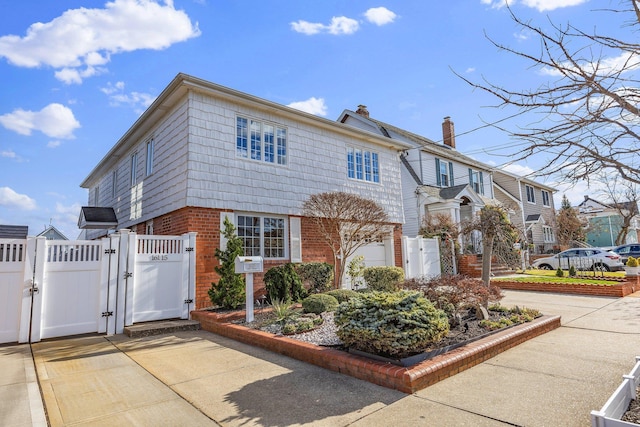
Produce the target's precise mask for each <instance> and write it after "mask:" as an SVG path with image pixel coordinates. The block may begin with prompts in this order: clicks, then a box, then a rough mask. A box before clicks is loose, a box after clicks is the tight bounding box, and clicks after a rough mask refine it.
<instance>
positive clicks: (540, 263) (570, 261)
mask: <svg viewBox="0 0 640 427" xmlns="http://www.w3.org/2000/svg"><path fill="white" fill-rule="evenodd" d="M531 265H532V267H533V268H539V269H541V270H557V269H558V267H560V268H561V269H563V270H568V269H569V268H570V267H571V266H574V267H575V268H576V269H577V270H594V269H595V270H604V271H619V270H624V264H623V263H622V260H621V259H620V255H618V254H616V253H614V252H611V251H605V250H603V249H599V248H575V249H567V250H566V251H562V252H560V253H559V254H556V255H554V256H551V257H546V258H538V259H537V260H535V261H533V263H531Z"/></svg>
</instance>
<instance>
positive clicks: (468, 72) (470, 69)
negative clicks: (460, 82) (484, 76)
mask: <svg viewBox="0 0 640 427" xmlns="http://www.w3.org/2000/svg"><path fill="white" fill-rule="evenodd" d="M475 71H476V69H475V68H474V67H469V68H467V69H466V70H465V71H464V72H465V73H467V74H471V73H475Z"/></svg>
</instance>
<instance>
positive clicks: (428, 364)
mask: <svg viewBox="0 0 640 427" xmlns="http://www.w3.org/2000/svg"><path fill="white" fill-rule="evenodd" d="M191 317H192V319H194V320H198V321H199V322H200V325H201V327H202V329H204V330H206V331H209V332H213V333H215V334H218V335H222V336H225V337H228V338H231V339H234V340H236V341H240V342H244V343H246V344H249V345H254V346H257V347H261V348H264V349H266V350H270V351H273V352H275V353H279V354H283V355H285V356H289V357H292V358H294V359H298V360H302V361H304V362H307V363H311V364H313V365H317V366H320V367H322V368H325V369H330V370H332V371H336V372H340V373H342V374H345V375H350V376H352V377H355V378H359V379H361V380H365V381H369V382H371V383H374V384H378V385H381V386H384V387H389V388H392V389H395V390H399V391H402V392H404V393H413V392H415V391H418V390H421V389H423V388H426V387H428V386H430V385H433V384H435V383H437V382H438V381H441V380H443V379H445V378H448V377H450V376H453V375H455V374H457V373H458V372H462V371H464V370H466V369H469V368H471V367H473V366H475V365H477V364H479V363H482V362H484V361H485V360H487V359H490V358H492V357H494V356H496V355H498V354H499V353H502V352H503V351H505V350H508V349H509V348H511V347H514V346H516V345H518V344H521V343H523V342H525V341H527V340H529V339H531V338H534V337H536V336H538V335H542V334H544V333H546V332H549V331H552V330H553V329H556V328H558V327H560V316H542V317H540V318H538V319H535V320H534V321H533V322H529V323H524V324H522V325H517V326H514V327H512V328H509V329H507V330H504V331H500V332H497V333H495V334H493V335H491V336H488V337H486V338H483V339H480V340H478V341H475V342H473V343H471V344H468V345H466V346H463V347H459V348H457V349H455V350H452V351H450V352H448V353H445V354H442V355H439V356H436V357H434V358H433V359H430V360H425V361H424V362H421V363H418V364H416V365H414V366H411V367H408V368H405V367H401V366H396V365H392V364H389V363H384V362H379V361H376V360H372V359H368V358H366V357H361V356H356V355H353V354H350V353H347V352H344V351H340V350H336V349H332V348H328V347H320V346H316V345H314V344H309V343H306V342H303V341H298V340H295V339H292V338H287V337H284V336H276V335H273V334H270V333H267V332H263V331H259V330H256V329H250V328H247V327H244V326H240V325H237V324H233V323H226V322H227V321H228V319H221V318H220V316H219V315H217V314H215V313H211V312H207V311H193V312H191Z"/></svg>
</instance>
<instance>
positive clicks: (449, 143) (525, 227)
mask: <svg viewBox="0 0 640 427" xmlns="http://www.w3.org/2000/svg"><path fill="white" fill-rule="evenodd" d="M338 121H340V122H341V123H346V124H349V125H351V126H354V127H358V128H360V129H365V130H368V131H370V132H373V133H377V134H379V135H382V136H385V137H387V138H391V139H393V140H399V141H402V142H404V143H407V144H410V145H411V148H410V149H408V150H405V151H404V152H403V154H402V157H401V160H402V164H403V167H402V187H403V188H402V189H403V204H404V210H405V225H404V227H403V232H404V233H405V235H407V236H410V237H413V236H416V235H417V234H418V233H419V230H420V227H421V225H422V224H423V222H424V220H425V218H426V217H428V216H429V215H434V214H437V213H446V214H448V215H449V216H450V217H451V218H452V220H453V221H454V222H456V223H462V222H464V221H465V220H470V219H471V218H473V217H474V216H475V215H476V214H477V213H478V211H479V210H480V209H482V207H483V206H485V205H487V204H496V205H501V206H503V207H505V208H506V209H507V211H508V212H509V214H510V218H511V221H512V222H513V223H514V224H515V225H516V226H518V227H519V228H520V229H521V230H522V231H523V234H524V235H525V236H527V237H528V242H527V243H533V244H534V246H535V248H542V249H551V248H552V247H553V245H555V237H554V233H553V225H554V208H553V192H554V191H555V190H554V189H552V188H550V187H547V186H544V185H541V184H538V183H535V182H534V181H531V180H528V179H525V178H521V177H518V176H516V175H513V174H509V173H505V172H502V171H498V170H496V169H494V167H492V166H489V165H487V164H484V163H482V162H479V161H477V160H474V159H472V158H470V157H468V156H465V155H463V154H461V153H459V152H458V151H457V150H456V143H455V131H454V125H453V122H452V121H451V119H450V118H449V117H445V119H444V122H443V123H442V136H443V139H442V140H443V143H442V144H438V143H436V142H434V141H432V140H430V139H428V138H425V137H422V136H420V135H416V134H414V133H411V132H407V131H405V130H402V129H399V128H397V127H395V126H392V125H390V124H388V123H384V122H381V121H379V120H375V119H372V118H371V117H370V114H369V111H368V110H367V108H366V106H364V105H360V106H359V107H358V110H357V111H355V112H354V111H350V110H345V111H343V113H342V114H341V115H340V117H339V118H338ZM526 194H528V195H529V200H527V199H526V198H525V197H526V196H525V195H526ZM531 200H533V201H531ZM465 243H466V244H465V248H464V249H465V250H471V251H475V252H478V251H479V250H480V246H481V245H480V242H479V241H471V242H465Z"/></svg>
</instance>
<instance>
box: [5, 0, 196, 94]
mask: <svg viewBox="0 0 640 427" xmlns="http://www.w3.org/2000/svg"><path fill="white" fill-rule="evenodd" d="M163 3H164V4H161V3H158V2H156V1H155V0H114V1H111V2H108V3H106V4H105V8H104V9H87V8H79V9H70V10H67V11H66V12H64V13H63V14H62V15H60V16H59V17H57V18H55V19H53V20H52V21H50V22H47V23H41V22H37V23H34V24H32V25H31V26H30V27H29V28H28V29H27V31H26V35H25V36H24V37H20V36H16V35H6V36H2V37H0V57H4V58H6V59H7V60H8V61H9V62H10V63H11V64H13V65H16V66H18V67H29V68H34V67H41V66H49V67H52V68H54V69H56V70H57V71H56V78H58V79H59V80H61V81H63V82H65V83H67V84H71V83H81V82H82V79H84V78H86V77H90V76H93V75H96V74H99V73H102V72H104V67H103V66H104V65H105V64H107V63H108V62H109V61H110V56H111V55H112V54H115V53H121V52H131V51H134V50H138V49H154V50H161V49H166V48H167V47H169V46H171V45H172V44H174V43H178V42H182V41H185V40H188V39H190V38H192V37H197V36H199V35H200V30H199V29H198V27H197V24H196V25H193V24H192V23H191V20H190V19H189V17H188V16H187V14H186V13H185V12H184V11H180V10H176V9H175V8H174V6H173V1H172V0H164V2H163Z"/></svg>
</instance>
